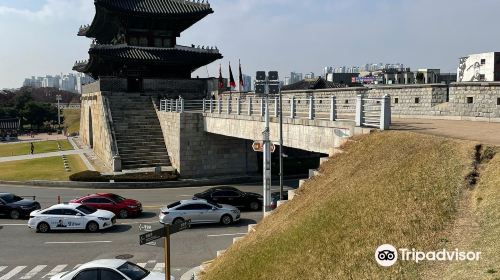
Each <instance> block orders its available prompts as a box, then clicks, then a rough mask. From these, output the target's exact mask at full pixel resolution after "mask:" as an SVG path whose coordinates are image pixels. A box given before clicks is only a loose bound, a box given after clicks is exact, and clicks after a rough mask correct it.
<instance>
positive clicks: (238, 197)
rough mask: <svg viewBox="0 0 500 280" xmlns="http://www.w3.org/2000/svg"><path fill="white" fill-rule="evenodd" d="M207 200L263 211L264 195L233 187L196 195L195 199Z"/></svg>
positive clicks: (209, 190)
mask: <svg viewBox="0 0 500 280" xmlns="http://www.w3.org/2000/svg"><path fill="white" fill-rule="evenodd" d="M197 198H200V199H206V200H207V201H212V202H215V203H220V204H229V205H232V206H235V207H239V208H247V209H250V210H252V211H257V210H259V209H262V204H263V203H262V200H263V197H262V195H260V194H258V193H251V192H242V191H240V190H238V189H237V188H233V187H216V188H211V189H208V190H206V191H204V192H202V193H197V194H195V195H194V197H193V199H197Z"/></svg>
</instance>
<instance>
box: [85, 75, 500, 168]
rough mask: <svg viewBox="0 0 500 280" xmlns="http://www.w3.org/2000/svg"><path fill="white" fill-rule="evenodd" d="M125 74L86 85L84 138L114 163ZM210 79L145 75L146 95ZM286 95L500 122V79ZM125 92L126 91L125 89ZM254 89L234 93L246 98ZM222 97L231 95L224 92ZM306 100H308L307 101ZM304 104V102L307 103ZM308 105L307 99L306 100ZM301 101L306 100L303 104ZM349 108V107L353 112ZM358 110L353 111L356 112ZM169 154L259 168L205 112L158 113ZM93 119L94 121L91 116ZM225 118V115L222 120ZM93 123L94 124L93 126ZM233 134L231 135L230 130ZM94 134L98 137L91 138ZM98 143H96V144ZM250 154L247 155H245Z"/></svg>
mask: <svg viewBox="0 0 500 280" xmlns="http://www.w3.org/2000/svg"><path fill="white" fill-rule="evenodd" d="M126 83H127V81H126V80H124V79H102V80H100V81H98V82H96V83H93V84H90V85H87V86H85V87H84V89H85V92H84V94H82V115H81V126H80V127H81V130H80V135H81V137H82V140H83V143H84V144H86V145H88V146H90V145H91V144H92V145H93V148H94V151H95V153H96V155H97V156H99V157H100V158H101V159H102V160H103V161H104V162H105V163H107V164H108V165H109V166H110V167H112V168H113V165H114V159H113V155H114V149H116V148H115V147H114V146H113V145H114V143H113V138H112V137H113V135H112V126H113V123H112V122H109V121H108V116H107V114H108V113H107V109H106V108H107V106H106V96H107V95H109V94H113V92H121V93H124V91H126V87H127V84H126ZM210 87H211V86H210V82H207V80H192V81H190V80H185V81H183V80H152V79H151V80H145V81H144V91H145V92H144V93H142V94H144V95H147V96H151V97H152V98H153V99H155V98H158V99H159V98H178V97H179V95H181V96H183V98H185V99H202V98H206V97H208V96H209V94H208V93H209V92H212V91H213V89H212V88H210ZM283 93H284V95H285V96H292V95H293V96H294V97H295V98H297V99H305V98H308V97H311V96H314V97H315V98H327V97H330V96H332V95H333V96H335V97H336V99H337V102H338V104H341V105H340V106H342V107H345V108H346V110H352V109H353V105H354V104H355V97H356V96H357V95H359V94H364V95H366V96H367V97H381V96H384V95H386V94H388V95H390V97H391V110H392V116H393V118H398V117H399V118H424V119H433V118H435V119H449V120H473V121H487V122H500V83H493V82H489V83H452V84H451V85H450V86H449V87H448V86H446V85H442V84H430V85H387V86H373V87H356V88H342V89H325V90H302V91H284V92H283ZM125 94H126V93H125ZM249 96H254V95H253V94H239V93H233V94H232V95H231V97H232V98H235V97H240V98H242V100H244V99H245V98H247V97H249ZM222 98H227V96H226V95H225V94H223V96H222ZM306 102H307V101H306ZM304 103H305V102H304ZM303 105H304V106H305V104H303ZM301 106H302V105H301ZM349 112H350V111H349ZM352 113H353V112H352ZM157 116H158V118H159V120H160V124H161V129H162V133H163V137H164V139H165V144H166V146H167V147H166V148H167V150H168V156H170V159H171V162H172V165H173V166H174V167H175V168H177V169H178V170H179V172H181V174H182V175H183V176H185V177H200V176H214V175H225V174H245V173H252V172H255V171H256V170H257V166H256V164H255V163H256V159H255V158H254V157H255V156H256V155H255V153H253V152H252V151H251V148H250V143H249V141H248V140H243V139H238V138H234V137H228V135H229V134H227V135H226V136H224V135H216V134H214V133H207V130H206V127H205V126H206V122H205V119H204V118H206V117H207V116H204V115H203V114H192V113H184V114H177V113H169V112H157ZM89 118H92V122H90V119H89ZM221 121H222V120H221ZM90 124H92V127H90ZM214 127H216V126H214ZM231 135H232V134H231ZM91 137H92V138H93V141H91ZM92 142H93V143H92ZM243 155H245V156H243Z"/></svg>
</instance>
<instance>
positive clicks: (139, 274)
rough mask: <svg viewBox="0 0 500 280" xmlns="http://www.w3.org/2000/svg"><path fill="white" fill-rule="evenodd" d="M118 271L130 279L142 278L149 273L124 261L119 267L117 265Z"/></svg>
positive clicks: (137, 279)
mask: <svg viewBox="0 0 500 280" xmlns="http://www.w3.org/2000/svg"><path fill="white" fill-rule="evenodd" d="M118 271H120V272H121V273H123V274H125V275H127V277H128V278H130V279H131V280H140V279H144V278H146V276H148V274H149V271H147V270H145V269H143V268H142V267H140V266H138V265H135V264H133V263H130V262H126V263H124V264H123V265H121V266H120V267H118Z"/></svg>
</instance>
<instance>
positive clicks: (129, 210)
mask: <svg viewBox="0 0 500 280" xmlns="http://www.w3.org/2000/svg"><path fill="white" fill-rule="evenodd" d="M70 202H71V203H81V204H85V205H87V206H90V207H93V208H96V209H102V210H108V211H111V212H113V213H115V214H116V216H118V217H119V218H121V219H125V218H127V217H130V216H139V215H140V214H141V213H142V204H141V203H140V202H139V201H137V200H133V199H126V198H123V197H121V196H119V195H117V194H112V193H96V194H91V195H88V196H84V197H80V198H78V199H73V200H71V201H70Z"/></svg>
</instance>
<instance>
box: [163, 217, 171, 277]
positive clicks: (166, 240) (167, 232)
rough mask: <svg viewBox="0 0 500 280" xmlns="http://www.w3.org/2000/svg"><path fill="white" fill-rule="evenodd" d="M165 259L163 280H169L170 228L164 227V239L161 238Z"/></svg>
mask: <svg viewBox="0 0 500 280" xmlns="http://www.w3.org/2000/svg"><path fill="white" fill-rule="evenodd" d="M163 243H164V246H163V247H164V249H163V254H164V258H165V280H170V227H169V225H165V237H163Z"/></svg>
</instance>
